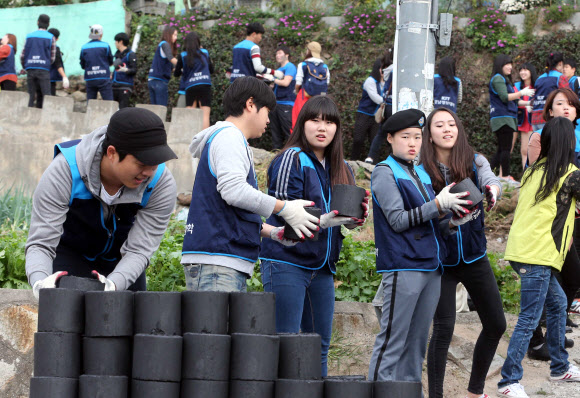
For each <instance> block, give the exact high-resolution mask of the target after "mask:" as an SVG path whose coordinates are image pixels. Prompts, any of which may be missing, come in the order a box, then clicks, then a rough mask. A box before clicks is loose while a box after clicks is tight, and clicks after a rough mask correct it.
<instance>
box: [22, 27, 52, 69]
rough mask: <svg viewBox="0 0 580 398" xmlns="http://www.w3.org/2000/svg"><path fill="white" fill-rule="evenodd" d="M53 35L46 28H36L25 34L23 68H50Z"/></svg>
mask: <svg viewBox="0 0 580 398" xmlns="http://www.w3.org/2000/svg"><path fill="white" fill-rule="evenodd" d="M53 37H54V36H53V35H52V33H49V32H47V31H46V30H37V31H36V32H32V33H30V34H29V35H28V36H26V44H25V46H24V69H26V70H28V69H44V70H50V64H51V62H50V56H51V50H52V39H53Z"/></svg>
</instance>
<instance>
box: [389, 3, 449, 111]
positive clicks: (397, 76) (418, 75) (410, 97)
mask: <svg viewBox="0 0 580 398" xmlns="http://www.w3.org/2000/svg"><path fill="white" fill-rule="evenodd" d="M438 8H439V4H438V0H399V1H398V3H397V31H396V33H395V52H394V56H393V63H394V68H393V73H394V75H393V88H394V89H393V113H395V112H397V111H401V110H404V109H409V108H415V109H420V110H422V111H423V112H425V114H426V115H428V114H429V113H430V112H431V111H432V110H433V75H434V74H435V46H436V44H437V43H439V44H440V45H442V46H449V44H450V40H451V24H452V20H453V15H451V14H441V17H440V18H439V16H438Z"/></svg>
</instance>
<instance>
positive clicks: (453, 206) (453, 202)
mask: <svg viewBox="0 0 580 398" xmlns="http://www.w3.org/2000/svg"><path fill="white" fill-rule="evenodd" d="M454 185H455V183H453V184H449V185H447V186H446V187H445V188H443V189H442V190H441V192H439V195H437V196H436V197H435V198H436V199H437V201H438V202H439V207H440V208H441V211H442V212H443V213H448V212H449V211H450V210H453V211H455V212H456V213H460V212H461V213H467V209H466V208H465V207H463V206H465V205H470V204H472V203H471V200H466V199H461V198H463V197H465V196H469V192H459V193H451V192H449V190H450V189H451V187H453V186H454Z"/></svg>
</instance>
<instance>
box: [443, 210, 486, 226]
mask: <svg viewBox="0 0 580 398" xmlns="http://www.w3.org/2000/svg"><path fill="white" fill-rule="evenodd" d="M480 213H481V210H479V209H477V210H475V211H472V212H467V213H465V215H463V216H459V217H458V216H453V217H451V220H450V221H449V224H450V225H451V226H452V227H458V226H460V225H463V224H467V223H468V222H470V221H471V220H475V219H476V218H477V217H479V214H480Z"/></svg>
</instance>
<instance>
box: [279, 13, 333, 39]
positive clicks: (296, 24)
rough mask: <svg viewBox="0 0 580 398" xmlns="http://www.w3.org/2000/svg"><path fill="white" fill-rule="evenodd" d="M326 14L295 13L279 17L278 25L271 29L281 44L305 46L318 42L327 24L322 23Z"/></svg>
mask: <svg viewBox="0 0 580 398" xmlns="http://www.w3.org/2000/svg"><path fill="white" fill-rule="evenodd" d="M323 16H324V13H317V12H314V11H295V12H291V13H289V14H286V15H280V16H278V17H277V24H276V26H275V27H273V28H272V29H271V32H272V35H273V36H274V37H275V38H276V39H277V40H278V42H279V43H280V44H285V45H287V46H300V45H305V44H306V43H307V42H308V41H311V40H316V37H315V35H317V34H318V33H319V32H320V31H321V30H324V29H325V24H324V23H323V22H321V18H322V17H323Z"/></svg>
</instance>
